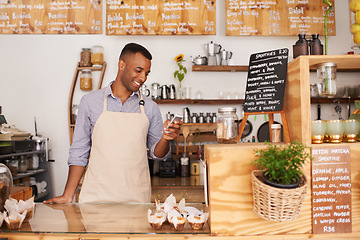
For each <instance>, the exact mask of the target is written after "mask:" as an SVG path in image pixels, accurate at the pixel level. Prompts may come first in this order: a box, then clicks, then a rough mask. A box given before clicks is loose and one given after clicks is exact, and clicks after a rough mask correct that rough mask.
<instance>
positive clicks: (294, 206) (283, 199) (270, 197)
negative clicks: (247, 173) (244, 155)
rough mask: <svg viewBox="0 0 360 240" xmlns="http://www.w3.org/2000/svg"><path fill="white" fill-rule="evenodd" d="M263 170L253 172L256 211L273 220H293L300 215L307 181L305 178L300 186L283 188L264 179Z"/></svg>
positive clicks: (259, 214)
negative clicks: (266, 182) (268, 183)
mask: <svg viewBox="0 0 360 240" xmlns="http://www.w3.org/2000/svg"><path fill="white" fill-rule="evenodd" d="M262 173H263V171H259V170H254V171H252V173H251V180H252V187H253V202H254V212H255V213H256V214H257V215H258V216H259V217H261V218H264V219H266V220H271V221H279V222H285V221H292V220H295V219H296V218H298V217H299V214H300V210H301V205H302V202H303V200H304V197H305V194H306V190H307V183H306V179H305V177H304V178H303V180H302V182H301V184H300V186H299V187H298V188H292V189H283V188H275V187H272V186H269V185H267V184H265V183H263V181H262Z"/></svg>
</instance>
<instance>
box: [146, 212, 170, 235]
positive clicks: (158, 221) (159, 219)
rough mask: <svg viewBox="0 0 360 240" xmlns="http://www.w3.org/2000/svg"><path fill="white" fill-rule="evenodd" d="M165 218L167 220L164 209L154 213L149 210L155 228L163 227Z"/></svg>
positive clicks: (149, 216)
mask: <svg viewBox="0 0 360 240" xmlns="http://www.w3.org/2000/svg"><path fill="white" fill-rule="evenodd" d="M165 220H166V213H165V212H164V211H159V212H155V213H154V214H153V213H152V211H151V210H150V209H149V210H148V221H149V223H150V226H151V227H152V229H154V230H159V229H161V227H162V226H163V224H164V222H165Z"/></svg>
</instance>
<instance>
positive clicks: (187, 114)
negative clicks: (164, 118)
mask: <svg viewBox="0 0 360 240" xmlns="http://www.w3.org/2000/svg"><path fill="white" fill-rule="evenodd" d="M183 123H190V109H189V108H188V107H185V108H183Z"/></svg>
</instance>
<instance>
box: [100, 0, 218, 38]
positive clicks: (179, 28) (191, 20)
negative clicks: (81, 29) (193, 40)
mask: <svg viewBox="0 0 360 240" xmlns="http://www.w3.org/2000/svg"><path fill="white" fill-rule="evenodd" d="M106 34H107V35H200V34H202V35H215V34H216V0H204V1H202V0H201V1H200V0H197V1H194V0H171V1H164V0H147V1H138V0H123V1H117V0H110V1H106Z"/></svg>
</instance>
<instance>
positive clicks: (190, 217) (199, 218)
mask: <svg viewBox="0 0 360 240" xmlns="http://www.w3.org/2000/svg"><path fill="white" fill-rule="evenodd" d="M181 213H182V215H183V216H185V217H186V218H187V221H188V222H189V224H190V226H191V228H192V229H194V230H200V229H202V228H203V227H204V225H205V223H206V221H207V219H208V217H209V213H204V212H203V211H200V210H199V209H197V208H195V207H185V208H184V209H183V211H182V212H181Z"/></svg>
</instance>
